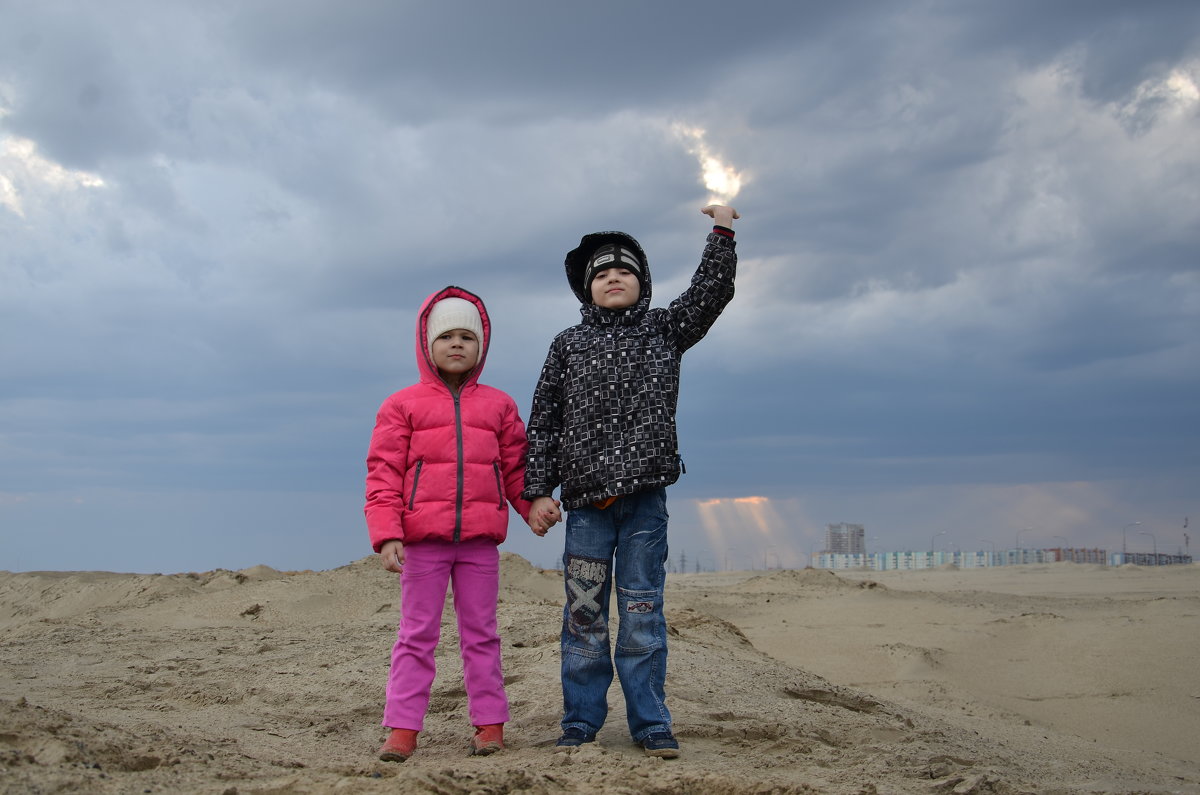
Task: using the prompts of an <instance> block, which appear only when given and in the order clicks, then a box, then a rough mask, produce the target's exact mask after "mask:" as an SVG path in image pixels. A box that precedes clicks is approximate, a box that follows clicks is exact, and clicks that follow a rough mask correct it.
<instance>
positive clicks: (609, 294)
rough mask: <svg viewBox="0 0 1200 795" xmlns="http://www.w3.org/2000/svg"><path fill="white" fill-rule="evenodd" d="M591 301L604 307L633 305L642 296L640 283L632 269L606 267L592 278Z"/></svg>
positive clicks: (617, 307) (621, 307) (622, 307)
mask: <svg viewBox="0 0 1200 795" xmlns="http://www.w3.org/2000/svg"><path fill="white" fill-rule="evenodd" d="M591 290H592V303H593V304H595V305H596V306H602V307H604V308H605V309H624V308H625V307H627V306H633V305H634V304H636V303H637V300H638V299H639V298H641V296H642V285H641V283H640V282H639V281H638V279H637V276H635V275H634V274H633V271H628V270H625V269H624V268H608V269H607V270H602V271H600V272H599V273H597V274H596V276H595V278H593V279H592V285H591Z"/></svg>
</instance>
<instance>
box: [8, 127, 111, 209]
mask: <svg viewBox="0 0 1200 795" xmlns="http://www.w3.org/2000/svg"><path fill="white" fill-rule="evenodd" d="M41 186H44V187H48V188H51V189H53V190H58V191H64V190H74V189H76V188H102V187H104V180H103V179H101V178H100V177H98V176H96V175H95V174H91V173H89V172H87V171H75V170H72V169H69V168H63V167H62V166H61V165H60V164H58V163H55V162H54V161H52V160H47V159H46V158H44V157H42V156H41V155H40V154H38V151H37V144H35V143H34V142H33V141H31V140H29V139H28V138H15V137H11V136H10V137H6V138H0V206H4V207H7V208H8V209H10V210H12V211H13V212H14V213H16V214H17V215H19V216H20V217H22V218H24V217H25V205H24V202H23V201H22V196H23V195H28V194H30V193H32V192H34V191H36V189H37V188H38V187H41Z"/></svg>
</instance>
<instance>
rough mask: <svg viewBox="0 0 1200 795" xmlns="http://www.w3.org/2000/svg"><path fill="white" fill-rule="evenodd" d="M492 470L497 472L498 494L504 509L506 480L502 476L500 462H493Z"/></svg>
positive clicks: (501, 508)
mask: <svg viewBox="0 0 1200 795" xmlns="http://www.w3.org/2000/svg"><path fill="white" fill-rule="evenodd" d="M492 471H493V472H495V473H496V496H497V497H498V498H499V499H500V504H499V506H498V507H499V508H500V510H502V511H503V510H504V481H503V479H502V478H501V477H500V462H498V461H493V462H492Z"/></svg>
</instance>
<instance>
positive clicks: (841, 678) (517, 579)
mask: <svg viewBox="0 0 1200 795" xmlns="http://www.w3.org/2000/svg"><path fill="white" fill-rule="evenodd" d="M502 571H503V575H502V576H503V583H502V594H503V596H502V602H501V604H500V606H499V614H500V625H501V630H502V633H503V639H504V659H505V672H506V677H507V681H508V692H509V698H510V701H511V703H512V710H513V715H514V719H513V721H512V722H511V723H510V724H509V725H508V727H507V729H506V737H507V739H508V743H509V748H508V750H506V751H504V752H502V753H500V754H497V755H495V756H491V757H485V758H481V757H470V756H468V755H467V753H466V747H467V739H468V737H469V735H470V731H471V730H470V727H469V726H468V722H467V719H466V717H465V714H466V703H465V702H466V700H465V695H464V693H463V690H462V685H461V666H460V665H459V663H458V655H457V633H456V631H455V628H454V625H453V622H452V613H451V612H450V611H449V610H447V613H446V623H445V624H444V627H443V640H442V646H441V648H440V650H439V654H438V664H439V674H438V680H437V682H436V683H435V686H434V696H433V702H432V706H431V710H430V714H429V717H428V720H427V723H426V730H425V732H424V733H423V734H422V735H421V741H420V749H419V751H418V753H417V755H416V756H414V757H413V758H412V759H410V760H409V761H408V762H406V763H404V764H388V763H383V762H379V761H377V760H376V758H375V749H376V748H377V747H378V745H379V744H380V742H381V741H382V739H383V737H384V730H383V729H382V728H380V726H379V719H380V711H381V708H382V695H383V694H382V689H383V685H384V681H385V678H386V675H387V666H388V659H389V652H390V649H391V644H392V640H393V637H394V630H395V622H396V603H397V598H398V590H397V587H396V584H395V580H394V577H393V575H390V574H388V573H387V572H385V571H383V569H382V568H381V567H380V566H379V562H378V559H377V558H376V557H374V556H371V557H367V558H364V559H362V560H359V561H355V562H353V563H351V564H349V565H347V566H343V567H341V568H337V569H333V570H330V571H320V572H312V571H305V572H280V571H275V570H273V569H270V568H266V567H256V568H252V569H246V570H242V571H223V570H221V571H212V572H205V573H201V574H197V573H190V574H169V575H134V574H112V573H105V572H51V573H45V572H43V573H7V572H3V573H0V792H4V793H26V792H94V793H118V792H120V793H125V792H172V793H174V792H183V793H189V792H196V793H229V794H231V795H232V793H326V792H347V793H359V792H363V793H374V792H380V793H382V792H388V793H395V792H428V793H505V792H518V791H520V792H535V793H551V792H606V793H626V792H627V793H709V792H711V793H1017V792H1030V793H1084V792H1087V793H1094V792H1200V740H1198V739H1197V738H1200V673H1198V670H1200V668H1198V661H1200V654H1198V652H1200V567H1197V566H1179V567H1163V568H1159V569H1153V568H1137V567H1132V566H1126V567H1121V568H1103V567H1098V566H1086V565H1077V564H1069V563H1064V564H1056V565H1051V566H1019V567H1012V568H1003V569H991V570H968V571H956V570H934V571H923V572H865V571H856V572H838V573H833V572H828V571H819V570H811V569H809V570H802V571H790V570H783V571H772V572H736V573H725V572H722V573H708V574H703V573H702V574H688V575H671V577H670V578H669V582H668V591H667V619H668V623H669V630H670V643H671V647H670V675H669V678H668V683H667V686H668V698H669V703H670V706H671V708H672V710H673V712H674V715H675V721H676V724H675V728H676V732H677V734H678V735H679V738H680V741H681V744H682V746H683V755H682V757H681V758H680V759H677V760H661V759H649V758H647V757H645V756H644V755H643V754H642V753H641V752H640V751H639V750H638V749H637V748H635V747H634V746H633V745H632V744H631V743H630V741H629V738H628V735H627V733H626V731H625V725H624V724H625V721H624V709H623V706H622V701H621V697H620V692H619V689H618V688H617V687H616V686H615V685H614V689H613V691H612V692H611V693H610V703H611V704H612V707H613V709H612V712H611V714H610V718H609V723H608V725H607V726H605V728H604V730H603V731H602V732H601V735H600V742H599V743H597V744H596V746H594V747H586V748H584V749H581V750H579V751H577V752H575V753H573V754H556V753H554V752H552V750H551V748H552V746H553V743H554V740H555V738H556V737H557V735H558V719H559V709H560V695H559V693H560V691H559V686H558V624H559V620H560V615H561V613H560V611H561V606H560V605H561V602H560V599H561V592H562V586H561V583H560V580H559V574H558V573H557V572H553V571H544V570H541V569H537V568H534V567H531V566H530V565H529V564H528V563H527V562H526V561H525V560H523V559H522V558H519V557H516V556H514V555H510V554H506V555H505V556H504V561H503V569H502Z"/></svg>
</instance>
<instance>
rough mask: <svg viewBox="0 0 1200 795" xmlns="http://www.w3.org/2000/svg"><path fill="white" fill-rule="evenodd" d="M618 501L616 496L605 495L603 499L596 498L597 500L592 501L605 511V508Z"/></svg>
mask: <svg viewBox="0 0 1200 795" xmlns="http://www.w3.org/2000/svg"><path fill="white" fill-rule="evenodd" d="M616 501H617V498H616V497H605V498H604V499H602V500H596V501H595V502H593V503H592V505H594V506H596V507H597V508H599V509H600V510H602V511H603V510H604V509H605V508H607V507H608V506H610V505H612V504H613V503H614V502H616Z"/></svg>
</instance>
